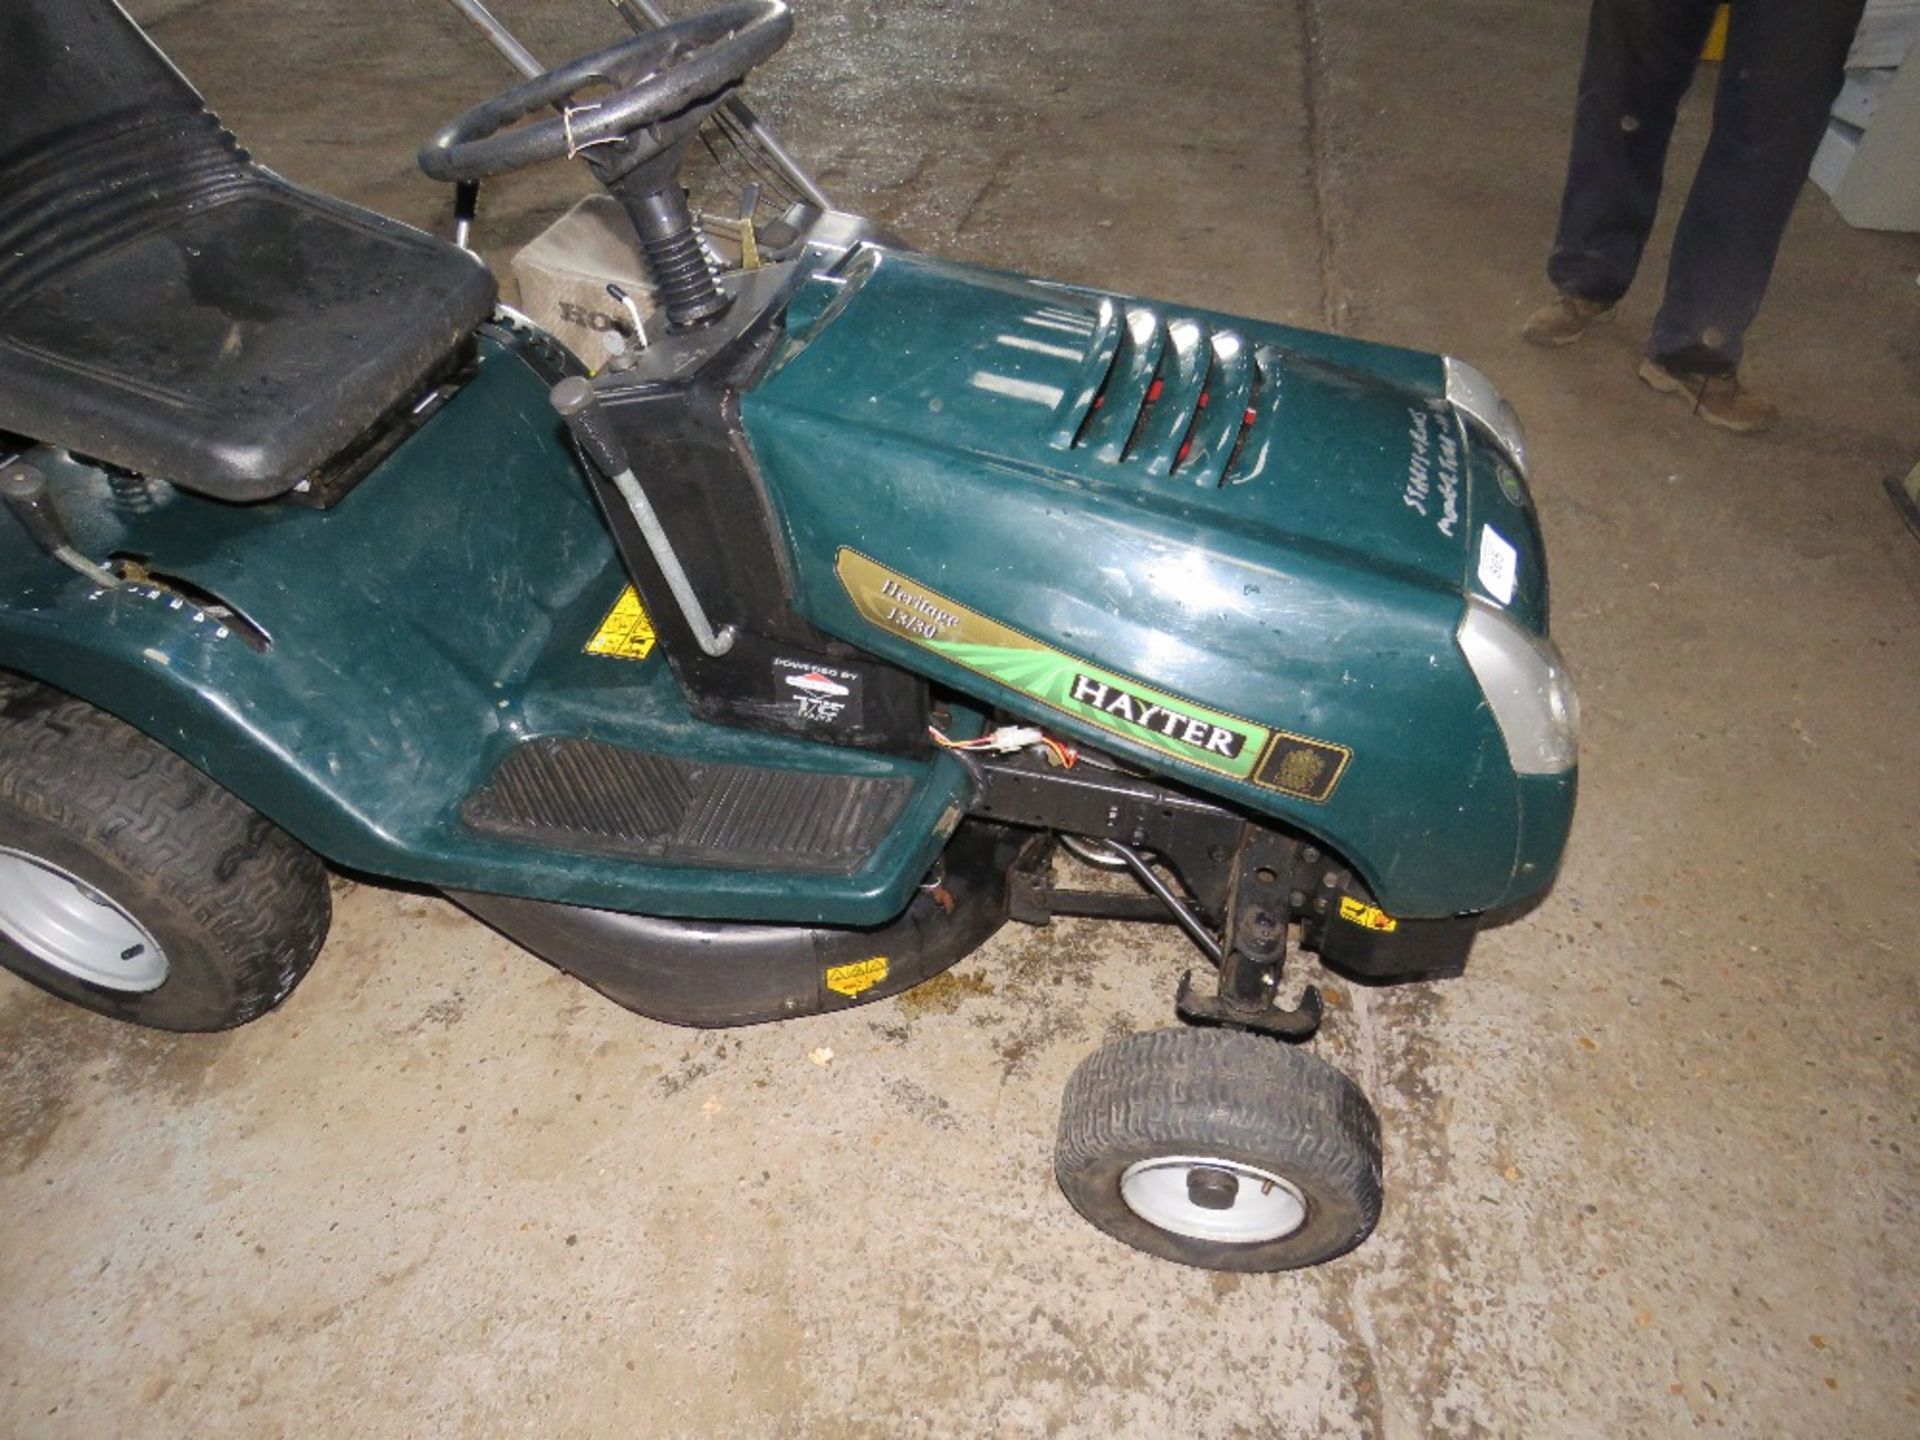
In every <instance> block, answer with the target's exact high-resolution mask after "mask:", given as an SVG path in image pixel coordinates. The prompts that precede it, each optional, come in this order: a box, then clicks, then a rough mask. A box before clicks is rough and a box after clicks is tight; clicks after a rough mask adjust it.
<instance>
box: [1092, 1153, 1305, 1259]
mask: <svg viewBox="0 0 1920 1440" xmlns="http://www.w3.org/2000/svg"><path fill="white" fill-rule="evenodd" d="M1196 1172H1198V1174H1199V1181H1200V1183H1201V1184H1202V1186H1203V1187H1209V1186H1210V1187H1211V1188H1212V1189H1213V1191H1214V1194H1215V1199H1216V1203H1217V1202H1218V1200H1219V1199H1220V1198H1224V1197H1223V1196H1222V1195H1221V1193H1220V1192H1221V1191H1223V1190H1230V1191H1231V1198H1230V1200H1228V1203H1227V1204H1226V1205H1225V1206H1224V1207H1223V1208H1215V1207H1214V1206H1213V1205H1202V1204H1200V1203H1198V1202H1197V1201H1196V1200H1195V1199H1194V1193H1193V1192H1194V1185H1195V1176H1196ZM1224 1177H1231V1183H1230V1185H1229V1183H1228V1181H1227V1180H1226V1179H1225V1178H1224ZM1120 1198H1121V1199H1122V1200H1124V1201H1126V1204H1127V1208H1128V1209H1129V1210H1131V1211H1133V1213H1134V1214H1136V1215H1138V1216H1139V1217H1140V1218H1141V1219H1142V1220H1144V1221H1146V1222H1147V1223H1148V1224H1149V1225H1154V1226H1158V1227H1159V1228H1160V1229H1162V1230H1165V1231H1166V1232H1167V1233H1168V1234H1170V1235H1179V1236H1183V1237H1185V1238H1186V1239H1188V1240H1213V1241H1219V1242H1222V1243H1224V1244H1228V1245H1263V1244H1265V1243H1266V1242H1268V1241H1270V1240H1279V1239H1282V1238H1284V1237H1285V1236H1288V1235H1291V1234H1293V1232H1294V1231H1296V1230H1298V1229H1299V1228H1300V1227H1301V1226H1302V1225H1304V1224H1306V1223H1307V1198H1306V1196H1304V1195H1302V1194H1301V1193H1300V1191H1299V1189H1298V1188H1297V1187H1296V1186H1294V1185H1293V1184H1292V1183H1291V1182H1290V1181H1288V1180H1287V1179H1285V1178H1284V1177H1282V1176H1279V1175H1276V1174H1274V1173H1273V1172H1272V1171H1271V1170H1262V1169H1260V1167H1259V1166H1257V1165H1247V1164H1244V1163H1242V1162H1241V1161H1239V1160H1223V1159H1220V1158H1218V1157H1217V1156H1207V1155H1156V1156H1155V1157H1154V1158H1152V1159H1151V1160H1137V1161H1135V1162H1134V1163H1133V1164H1131V1165H1129V1166H1128V1167H1127V1169H1126V1173H1125V1174H1123V1175H1122V1176H1121V1177H1120Z"/></svg>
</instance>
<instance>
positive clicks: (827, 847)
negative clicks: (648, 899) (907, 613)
mask: <svg viewBox="0 0 1920 1440" xmlns="http://www.w3.org/2000/svg"><path fill="white" fill-rule="evenodd" d="M912 793H913V782H912V780H911V779H909V778H907V777H905V776H872V775H832V774H823V773H820V772H817V771H808V770H776V769H769V768H766V767H762V766H754V765H726V764H708V763H703V762H699V761H692V760H686V759H683V758H681V757H678V756H672V755H655V754H650V753H648V752H646V751H643V750H628V749H624V748H622V747H620V746H617V745H607V744H604V743H602V742H601V741H598V740H585V739H580V738H577V737H553V736H548V737H544V738H541V739H537V740H529V741H526V742H524V743H523V744H520V745H517V746H515V747H514V749H513V751H512V753H510V754H509V755H508V756H507V758H506V759H505V760H504V761H503V762H501V765H500V768H499V769H498V770H496V771H494V773H493V776H492V778H491V779H489V780H488V781H487V783H486V784H485V785H483V786H481V787H480V789H478V790H476V791H475V792H474V793H473V794H472V795H470V796H468V797H467V800H466V803H465V804H464V805H463V806H462V807H461V816H462V818H463V819H464V820H465V821H466V823H467V825H468V826H469V827H471V828H472V829H474V830H477V831H480V832H481V833H482V834H487V835H499V836H502V837H506V838H510V839H513V840H519V841H524V842H527V843H530V844H536V845H544V846H549V847H552V848H554V849H558V850H574V851H582V852H587V853H592V854H600V855H608V854H611V855H629V856H632V857H633V858H635V859H641V860H659V861H666V862H669V863H674V864H687V865H711V866H716V867H724V868H730V869H771V870H787V871H796V872H805V873H808V874H830V875H848V874H852V873H853V872H854V871H855V870H858V869H859V868H860V867H861V866H862V865H863V864H865V863H866V860H867V857H868V856H870V855H871V854H872V853H873V851H874V849H875V847H876V846H878V845H879V843H880V842H881V840H883V839H884V838H885V837H886V835H887V832H888V831H889V830H890V829H892V827H893V823H894V821H895V820H897V819H898V818H899V817H900V812H901V810H902V809H903V808H904V807H905V806H906V803H907V800H908V798H909V797H910V796H911V795H912Z"/></svg>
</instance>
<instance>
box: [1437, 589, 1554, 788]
mask: <svg viewBox="0 0 1920 1440" xmlns="http://www.w3.org/2000/svg"><path fill="white" fill-rule="evenodd" d="M1457 638H1458V639H1459V642H1460V651H1461V653H1462V654H1463V655H1465V656H1466V657H1467V664H1468V665H1469V666H1470V667H1472V670H1473V674H1474V678H1475V679H1476V680H1478V681H1479V682H1480V690H1481V693H1482V694H1484V695H1485V696H1486V697H1487V704H1488V705H1489V706H1491V707H1492V709H1493V718H1494V721H1495V722H1496V723H1497V724H1498V725H1499V726H1500V735H1501V737H1502V738H1503V739H1504V740H1505V741H1506V742H1507V759H1508V760H1510V761H1511V762H1512V763H1513V768H1514V769H1515V770H1516V771H1518V772H1519V773H1520V774H1522V775H1558V774H1559V773H1560V772H1562V771H1563V770H1571V769H1572V768H1573V766H1574V762H1575V761H1576V760H1578V759H1579V758H1580V701H1579V699H1578V698H1577V697H1576V696H1575V695H1574V693H1573V681H1572V680H1571V679H1570V678H1568V675H1567V665H1566V662H1565V661H1564V660H1562V659H1561V658H1560V652H1559V651H1558V650H1556V649H1555V648H1554V646H1553V642H1552V641H1551V640H1548V639H1546V638H1545V637H1544V636H1540V635H1535V634H1532V633H1531V632H1529V631H1526V630H1523V629H1521V628H1520V626H1518V625H1516V624H1515V623H1514V622H1513V620H1512V619H1510V618H1509V617H1508V616H1507V615H1506V614H1505V613H1504V612H1503V611H1501V610H1499V609H1497V608H1496V607H1494V606H1492V605H1490V604H1488V603H1487V602H1486V601H1484V600H1481V599H1480V598H1478V597H1477V596H1475V597H1470V598H1469V599H1468V601H1467V613H1466V617H1465V618H1464V619H1463V620H1461V622H1460V629H1459V632H1458V637H1457Z"/></svg>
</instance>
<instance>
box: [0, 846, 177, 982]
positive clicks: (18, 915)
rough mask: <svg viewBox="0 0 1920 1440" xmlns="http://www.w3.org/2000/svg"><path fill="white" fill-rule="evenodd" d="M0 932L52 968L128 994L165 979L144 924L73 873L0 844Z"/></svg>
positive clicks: (161, 957) (161, 954) (161, 955)
mask: <svg viewBox="0 0 1920 1440" xmlns="http://www.w3.org/2000/svg"><path fill="white" fill-rule="evenodd" d="M0 935H4V936H6V937H7V939H9V940H11V941H13V943H14V944H16V945H18V946H19V947H20V948H21V949H23V950H25V951H26V952H27V953H28V954H29V955H32V956H34V957H35V958H36V959H38V960H42V961H44V962H45V963H46V964H48V965H51V966H52V967H53V968H54V969H56V970H59V971H62V972H63V973H65V974H68V975H71V976H73V977H74V978H75V979H76V980H84V981H86V982H87V983H88V984H89V985H98V986H101V987H102V988H104V989H107V990H119V991H123V992H125V993H127V994H130V995H138V994H144V993H145V992H147V991H149V990H157V989H159V988H160V986H161V985H163V984H164V983H165V982H166V978H167V956H166V952H165V951H163V950H162V949H161V948H160V944H159V942H158V941H156V940H155V939H154V938H153V936H152V935H151V934H149V933H148V931H147V929H146V927H145V926H144V925H142V924H141V923H140V922H139V921H137V920H135V919H134V918H133V916H131V915H130V914H128V913H127V912H126V911H125V910H124V909H122V908H121V907H120V906H119V905H117V904H115V903H114V902H113V901H112V900H110V899H108V898H107V897H106V896H105V895H102V894H101V893H100V892H99V891H98V890H95V889H94V888H93V887H92V886H90V885H88V884H87V883H86V882H85V881H83V880H81V879H80V878H79V877H78V876H76V875H73V874H71V873H69V872H68V871H66V870H63V869H61V868H60V867H59V866H58V865H54V864H51V863H49V862H48V861H45V860H41V859H39V858H37V857H35V856H32V855H28V854H25V853H23V852H22V851H19V850H9V849H7V848H6V847H5V846H0Z"/></svg>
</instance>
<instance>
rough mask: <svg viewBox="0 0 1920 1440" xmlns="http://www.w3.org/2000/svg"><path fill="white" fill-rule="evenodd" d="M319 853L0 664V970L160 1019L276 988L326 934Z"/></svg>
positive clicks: (272, 1000)
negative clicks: (2, 671) (3, 670)
mask: <svg viewBox="0 0 1920 1440" xmlns="http://www.w3.org/2000/svg"><path fill="white" fill-rule="evenodd" d="M330 918H331V905H330V901H329V896H328V891H327V877H326V871H325V869H324V868H323V867H322V866H321V864H320V861H319V859H318V857H316V856H315V855H314V854H313V853H312V852H311V851H310V850H308V849H306V848H305V847H304V846H302V845H301V844H300V843H299V842H298V841H296V840H294V839H293V838H292V837H291V836H289V835H288V834H287V833H286V832H285V831H283V830H281V829H279V828H278V827H277V826H275V825H274V824H272V822H270V821H268V820H267V819H266V818H265V817H264V816H262V815H260V814H258V813H257V812H256V811H254V810H252V809H250V808H248V806H246V805H245V804H244V803H242V802H241V801H240V800H239V799H237V798H236V797H235V796H233V795H231V794H229V793H228V792H227V791H225V790H223V789H221V788H220V787H219V786H218V785H216V784H214V782H213V781H211V780H209V779H208V778H207V777H206V776H205V775H203V774H201V773H200V772H199V771H198V770H196V769H194V768H193V766H191V765H189V764H188V763H187V762H186V761H185V760H182V759H181V758H180V757H179V756H177V755H175V754H174V753H173V752H172V751H170V750H168V749H166V748H165V747H163V746H161V745H159V744H157V743H156V742H154V741H152V740H150V739H148V738H147V737H146V736H145V735H142V734H141V733H140V732H139V731H137V730H135V729H133V727H132V726H130V725H127V724H125V723H124V722H122V721H120V720H116V719H114V718H113V717H112V716H110V715H108V714H106V713H104V712H103V711H100V710H97V709H95V708H94V707H93V706H91V705H88V704H86V703H84V702H83V701H80V700H76V699H74V698H72V697H71V696H68V695H63V694H61V693H60V692H58V691H55V690H50V689H47V688H46V687H45V686H42V685H38V684H35V683H34V682H32V681H28V680H23V679H20V678H18V677H14V676H10V675H5V674H0V965H4V966H5V967H6V968H7V969H8V970H11V971H12V972H13V973H14V974H16V975H18V976H20V977H21V978H22V979H24V980H28V981H31V982H32V983H33V984H35V985H38V986H39V987H40V988H41V989H43V990H47V991H50V992H51V993H53V994H55V995H58V996H60V997H61V998H62V999H66V1000H71V1001H73V1002H74V1003H75V1004H76V1005H82V1006H85V1007H86V1008H87V1009H89V1010H93V1011H96V1012H97V1013H99V1014H102V1015H108V1016H111V1017H113V1018H114V1019H117V1020H127V1021H131V1022H132V1023H134V1024H136V1025H147V1026H152V1027H154V1028H155V1029H160V1030H224V1029H227V1028H229V1027H231V1026H234V1025H242V1024H245V1023H246V1022H247V1021H249V1020H252V1019H255V1018H256V1017H258V1016H260V1015H264V1014H265V1013H266V1012H267V1011H269V1010H271V1009H272V1008H273V1007H274V1006H275V1005H277V1004H279V1003H280V1002H281V1001H282V1000H284V999H285V998H286V997H287V995H289V994H290V993H291V992H292V990H293V987H294V986H295V985H297V984H298V983H299V982H300V979H301V977H302V976H304V975H305V974H306V973H307V970H308V968H309V967H310V966H312V964H313V961H314V957H315V956H316V955H318V954H319V952H320V945H321V942H322V941H324V940H325V939H326V934H327V924H328V921H329V919H330Z"/></svg>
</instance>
